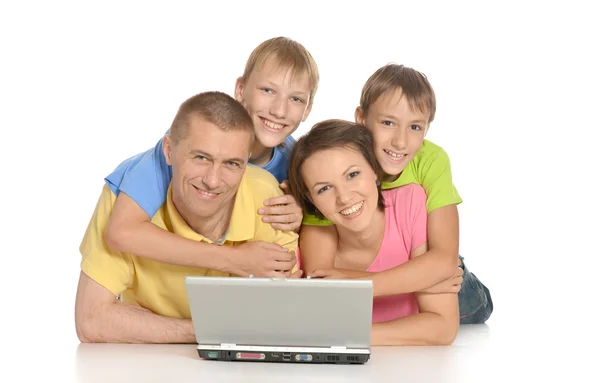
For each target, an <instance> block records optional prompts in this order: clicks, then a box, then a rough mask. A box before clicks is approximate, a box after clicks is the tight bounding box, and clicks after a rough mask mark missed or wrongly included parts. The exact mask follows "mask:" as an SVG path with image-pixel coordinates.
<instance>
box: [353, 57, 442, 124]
mask: <svg viewBox="0 0 600 383" xmlns="http://www.w3.org/2000/svg"><path fill="white" fill-rule="evenodd" d="M397 89H401V90H402V93H403V95H404V96H405V97H406V98H407V100H408V104H409V105H410V107H411V109H412V110H413V111H414V110H415V109H419V111H421V112H422V113H429V122H432V121H433V119H434V117H435V108H436V105H435V93H434V91H433V88H432V87H431V84H430V83H429V80H427V76H425V75H424V74H423V73H421V72H419V71H417V70H415V69H412V68H409V67H407V66H404V65H398V64H387V65H385V66H383V67H381V68H379V69H377V71H375V73H373V74H372V75H371V77H369V79H368V80H367V82H366V83H365V85H364V86H363V89H362V93H361V95H360V108H361V109H362V112H363V114H364V115H365V116H366V115H367V113H368V111H369V107H370V106H371V105H372V104H373V103H374V102H375V101H377V99H378V98H379V97H380V96H381V95H382V94H384V93H386V92H389V91H394V90H397Z"/></svg>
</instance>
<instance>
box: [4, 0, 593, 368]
mask: <svg viewBox="0 0 600 383" xmlns="http://www.w3.org/2000/svg"><path fill="white" fill-rule="evenodd" d="M205 3H206V4H205ZM219 3H220V4H217V2H216V1H211V2H200V1H198V2H190V3H181V2H176V1H169V2H161V3H160V4H158V2H125V1H104V2H93V3H92V2H87V3H84V2H72V3H67V2H63V1H53V2H41V1H40V2H25V1H23V2H19V3H18V5H14V4H12V3H11V4H9V3H8V2H2V5H0V42H1V45H0V49H1V51H0V57H1V58H0V69H1V70H0V124H1V125H0V126H1V128H2V134H3V145H2V150H0V153H1V156H2V161H1V162H0V163H1V166H2V174H3V175H4V177H3V180H2V188H1V191H0V193H2V200H3V206H2V209H1V210H0V211H1V214H2V222H3V224H2V231H1V232H2V233H3V234H2V245H3V246H2V266H0V270H1V271H2V276H1V277H0V284H1V290H0V291H1V292H2V294H3V302H2V304H1V305H0V308H1V310H2V313H1V316H0V321H2V323H1V324H2V326H1V327H0V328H1V330H0V331H2V345H3V348H6V347H7V346H6V344H7V342H8V344H9V345H10V348H8V349H9V352H11V355H12V356H11V357H10V358H9V359H6V357H4V358H3V360H4V361H3V362H2V364H3V365H4V364H5V363H4V362H6V361H8V363H7V364H8V365H10V366H12V367H15V368H16V370H18V371H20V373H21V374H23V373H31V374H33V375H37V374H40V375H45V376H50V375H52V374H54V373H60V374H63V373H64V371H65V370H64V369H65V368H66V369H69V371H70V369H71V367H65V366H68V364H65V363H64V361H65V360H69V361H70V363H71V365H72V358H73V355H74V353H75V350H76V347H77V345H78V340H77V338H76V335H75V331H74V322H73V305H74V297H75V289H76V283H77V279H78V273H79V261H80V255H79V253H78V246H79V243H80V240H81V238H82V236H83V233H84V231H85V228H86V225H87V223H88V220H89V218H90V216H91V214H92V212H93V210H94V206H95V203H96V200H97V197H98V196H99V193H100V190H101V188H102V184H103V177H104V176H106V175H107V174H108V173H109V172H110V171H112V170H113V169H114V167H115V166H116V165H117V164H118V163H119V162H120V161H122V160H124V159H125V158H127V157H129V156H131V155H133V154H136V153H138V152H141V151H144V150H146V149H148V148H149V147H151V146H153V145H154V144H155V143H156V142H157V140H158V139H159V138H160V137H161V136H162V134H163V133H164V132H165V131H166V130H167V129H168V127H169V125H170V123H171V120H172V118H173V116H174V114H175V112H176V110H177V107H178V106H179V104H180V103H181V102H182V101H184V100H185V99H186V98H188V97H189V96H191V95H193V94H195V93H198V92H201V91H207V90H221V91H224V92H227V93H229V94H232V92H233V88H234V83H235V79H236V78H237V76H239V75H241V74H242V72H243V69H244V64H245V61H246V59H247V57H248V55H249V54H250V52H251V51H252V49H254V47H255V46H256V45H258V44H259V43H260V42H262V41H263V40H265V39H268V38H271V37H275V36H280V35H282V36H287V37H291V38H293V39H295V40H297V41H299V42H301V43H302V44H303V45H304V46H305V47H306V48H307V49H308V50H309V51H310V52H311V53H312V54H313V56H314V58H315V60H316V61H317V64H318V65H319V69H320V74H321V83H320V88H319V91H318V93H317V98H316V101H315V105H314V108H313V112H312V114H311V115H310V117H309V119H308V120H307V121H306V122H305V123H304V124H303V125H301V127H300V129H299V130H298V131H297V132H296V133H295V134H294V136H295V137H298V136H300V135H301V134H303V133H304V132H306V131H307V130H308V129H309V128H310V127H311V126H312V125H313V124H314V123H316V122H318V121H320V120H322V119H326V118H345V119H353V112H354V108H355V107H356V106H357V104H358V102H359V96H360V91H361V87H362V85H363V84H364V82H365V81H366V79H367V78H368V77H369V75H370V74H371V73H372V72H374V71H375V70H376V69H377V68H379V67H380V66H382V65H384V64H386V63H388V62H396V63H401V64H406V65H409V66H412V67H414V68H416V69H418V70H420V71H422V72H424V73H425V74H426V75H427V76H428V77H429V79H430V81H431V83H432V85H433V87H434V89H435V91H436V94H437V100H438V111H437V115H436V119H435V121H434V123H433V125H432V127H431V129H430V132H429V134H428V136H427V138H428V139H430V140H432V141H433V142H435V143H437V144H438V145H440V146H442V147H443V148H444V149H446V151H447V152H448V153H449V155H450V158H451V161H452V169H453V175H454V181H455V184H456V187H457V189H458V191H459V193H460V194H461V196H462V197H463V199H464V203H463V204H462V205H460V208H459V209H460V210H459V211H460V221H461V254H462V255H463V256H465V258H466V261H467V265H468V267H469V268H470V269H471V270H472V271H474V272H475V273H476V274H477V276H478V277H479V278H480V279H482V280H483V281H484V282H485V283H486V285H487V286H488V287H489V288H490V290H491V292H492V295H493V298H494V305H495V311H494V314H493V316H492V318H491V319H490V320H489V322H488V329H489V333H490V334H491V337H492V338H493V337H494V336H495V337H496V339H498V338H502V339H503V342H502V343H501V346H502V347H504V348H503V349H502V350H500V349H499V350H498V351H497V354H494V355H501V354H504V355H511V354H514V353H515V352H517V350H523V348H524V347H530V348H531V347H533V348H531V351H530V352H529V351H528V352H527V354H526V358H527V359H526V360H525V362H524V363H525V366H526V367H527V366H531V368H534V366H535V368H536V370H538V371H541V370H544V369H545V368H546V369H554V368H560V369H561V371H563V372H567V371H577V372H581V371H587V369H588V368H590V367H591V366H590V365H588V364H586V363H582V364H581V365H579V363H578V362H582V361H583V360H590V361H591V360H593V359H591V355H593V354H595V355H598V353H597V346H596V344H597V338H596V337H597V334H598V331H597V324H596V323H597V315H598V308H597V305H598V298H597V290H596V284H595V283H594V279H596V278H595V276H596V275H597V271H596V270H597V267H598V265H599V262H598V257H599V256H600V250H599V249H598V242H597V238H598V235H599V234H600V231H599V230H598V229H599V227H600V225H599V224H598V222H597V217H598V214H599V213H600V211H599V208H598V203H599V199H600V196H599V194H598V180H597V176H596V174H597V170H596V169H597V167H598V165H600V161H599V160H598V159H597V156H596V155H595V154H594V152H595V150H596V149H597V146H598V143H597V139H598V128H600V124H599V123H598V116H597V111H598V104H599V101H600V97H598V89H600V78H599V77H600V76H599V74H598V68H599V67H600V62H599V60H598V59H597V55H598V45H599V43H598V41H599V39H598V36H600V28H599V27H598V26H597V25H598V17H597V16H598V12H597V11H594V10H593V7H592V6H591V4H592V2H591V1H590V2H583V1H569V2H551V1H550V2H541V1H539V2H537V1H502V2H497V3H496V4H495V5H492V4H491V3H488V2H475V1H474V2H469V3H467V2H461V1H453V2H450V1H449V2H439V3H434V2H426V1H419V2H416V1H411V2H403V1H390V2H388V3H386V2H382V1H366V2H360V3H350V2H347V1H340V2H333V1H327V2H326V1H318V2H310V1H304V2H289V1H285V2H284V1H248V2H244V4H243V5H233V4H228V3H226V2H224V1H223V2H222V3H221V2H219ZM15 4H16V2H15ZM588 344H589V345H593V346H594V348H595V349H596V351H592V350H593V349H592V350H590V351H586V352H583V351H582V350H583V349H582V348H581V346H583V345H588ZM524 345H526V346H524ZM40 347H43V348H44V349H45V350H44V351H43V354H44V357H45V358H46V359H43V360H40V361H37V362H36V363H35V364H33V365H32V364H30V361H31V360H32V359H33V358H37V357H38V354H37V353H36V350H39V351H41V350H40ZM498 347H500V346H498ZM511 347H512V348H511ZM10 350H13V351H10ZM528 350H529V349H528ZM519 355H521V356H523V355H525V354H519ZM521 362H522V363H523V359H521ZM559 362H560V363H559ZM576 364H577V365H579V367H575V366H576ZM30 366H36V367H33V368H32V367H30ZM570 367H573V368H574V369H573V370H569V369H568V368H570ZM464 368H469V369H476V368H477V365H470V366H468V365H465V366H464ZM505 368H510V366H505V365H501V364H499V365H498V369H499V370H502V369H505ZM582 368H583V370H582ZM6 371H7V370H3V372H6ZM549 371H550V370H549ZM484 373H485V374H488V378H491V377H493V375H494V374H493V372H489V371H487V372H484V371H482V374H484ZM592 373H594V372H593V370H592ZM482 376H483V375H482ZM17 380H18V379H17Z"/></svg>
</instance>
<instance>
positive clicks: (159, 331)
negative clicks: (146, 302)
mask: <svg viewBox="0 0 600 383" xmlns="http://www.w3.org/2000/svg"><path fill="white" fill-rule="evenodd" d="M75 327H76V330H77V336H78V337H79V340H80V341H81V342H84V343H92V342H93V343H195V342H196V337H195V334H194V328H193V326H192V321H191V320H189V319H174V318H167V317H163V316H160V315H156V314H153V313H152V312H151V311H149V310H146V309H144V308H142V307H140V306H134V305H130V304H125V303H120V302H118V301H117V300H116V298H115V296H114V295H113V294H112V293H111V292H110V291H108V290H107V289H105V288H104V287H102V286H101V285H100V284H98V283H97V282H96V281H94V280H93V279H91V278H90V277H88V276H87V275H86V274H84V273H83V272H81V275H80V277H79V285H78V287H77V298H76V301H75Z"/></svg>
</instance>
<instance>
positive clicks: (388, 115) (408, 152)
mask: <svg viewBox="0 0 600 383" xmlns="http://www.w3.org/2000/svg"><path fill="white" fill-rule="evenodd" d="M355 117H356V122H358V123H359V124H362V125H365V126H366V127H367V128H368V129H369V130H370V131H371V133H372V134H373V141H374V145H375V155H376V157H377V162H379V165H381V167H382V168H383V171H384V173H385V175H384V177H383V180H384V181H386V182H391V181H394V180H396V179H397V178H398V176H399V175H400V173H402V171H403V170H404V169H405V168H406V165H408V164H409V163H410V161H412V159H413V158H414V157H415V155H416V154H417V152H418V151H419V149H421V145H423V140H424V139H425V134H426V133H427V129H429V115H428V114H426V113H422V112H420V111H419V110H418V109H417V110H412V109H411V107H410V105H409V104H408V100H407V99H406V97H404V94H403V93H402V90H401V89H398V90H394V91H389V92H386V93H384V94H382V95H381V96H379V98H377V100H376V101H375V102H374V103H373V104H372V105H371V106H370V107H369V110H368V113H367V115H364V113H363V112H362V110H361V109H360V107H359V108H357V110H356V115H355Z"/></svg>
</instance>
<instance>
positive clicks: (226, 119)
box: [169, 92, 254, 144]
mask: <svg viewBox="0 0 600 383" xmlns="http://www.w3.org/2000/svg"><path fill="white" fill-rule="evenodd" d="M191 117H200V118H202V119H204V120H205V121H207V122H209V123H211V124H213V125H216V126H217V127H219V128H220V129H222V130H225V131H229V130H232V131H247V132H248V134H250V136H251V137H252V140H254V124H253V122H252V118H251V117H250V115H249V114H248V111H247V110H246V109H245V108H244V106H243V105H242V104H240V103H239V102H238V101H237V100H235V99H234V98H233V97H231V96H229V95H227V94H225V93H222V92H203V93H199V94H197V95H195V96H192V97H190V98H188V99H187V100H186V101H185V102H183V104H181V106H180V107H179V110H178V111H177V114H176V115H175V118H174V119H173V123H172V124H171V129H170V132H169V135H170V136H171V139H172V140H173V142H174V143H175V144H177V143H178V142H179V141H180V140H182V139H185V138H186V137H187V135H188V131H189V127H190V120H191Z"/></svg>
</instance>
